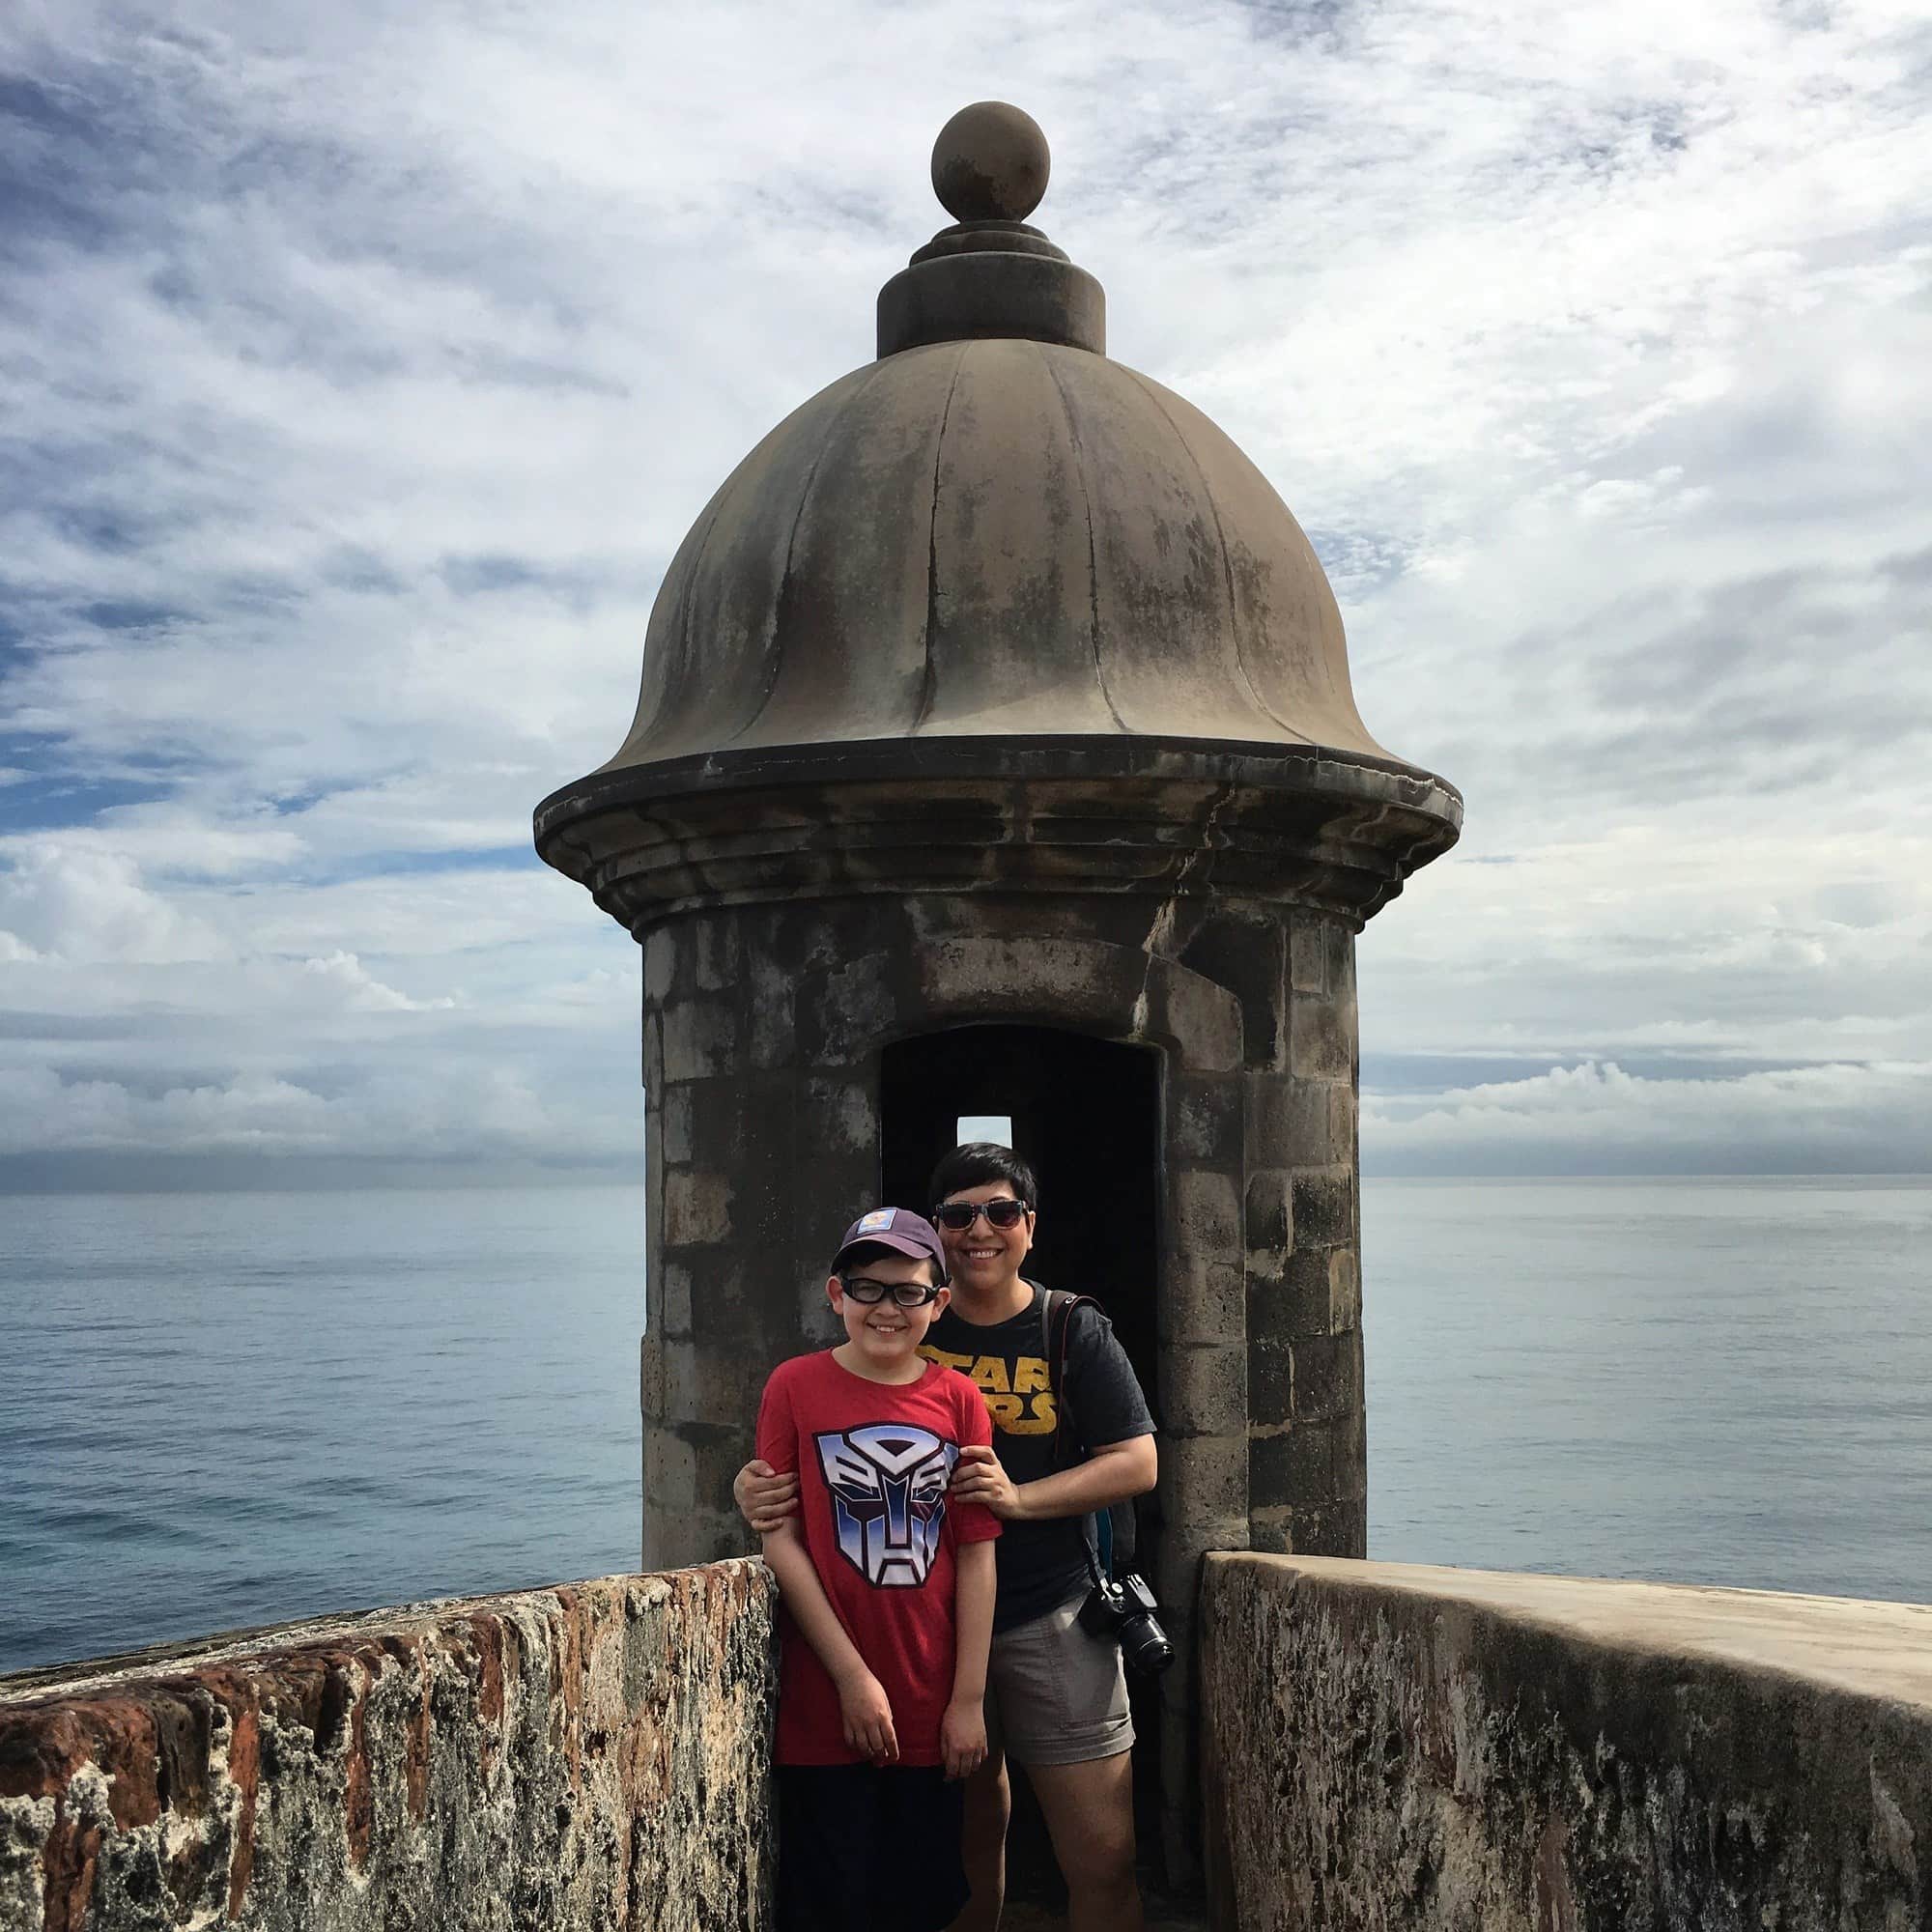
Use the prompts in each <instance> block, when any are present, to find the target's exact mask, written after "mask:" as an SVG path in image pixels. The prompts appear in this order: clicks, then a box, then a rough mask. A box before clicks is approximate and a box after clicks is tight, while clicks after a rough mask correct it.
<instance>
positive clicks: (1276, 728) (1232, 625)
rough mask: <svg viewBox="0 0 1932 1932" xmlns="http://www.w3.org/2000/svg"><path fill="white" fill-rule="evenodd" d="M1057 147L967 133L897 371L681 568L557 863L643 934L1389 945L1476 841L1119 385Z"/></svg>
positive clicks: (1178, 437)
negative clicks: (1208, 935) (882, 932)
mask: <svg viewBox="0 0 1932 1932" xmlns="http://www.w3.org/2000/svg"><path fill="white" fill-rule="evenodd" d="M1048 161H1049V156H1048V154H1047V147H1046V138H1045V136H1044V135H1043V134H1042V133H1041V132H1040V130H1039V128H1038V127H1037V125H1036V124H1035V123H1034V122H1033V120H1032V119H1031V118H1030V117H1029V116H1027V115H1025V114H1023V113H1022V112H1021V111H1020V110H1019V109H1018V108H1015V107H1012V106H1009V105H1007V104H1006V103H1003V102H999V101H978V102H976V103H974V104H973V105H972V106H970V107H967V108H963V109H962V110H961V111H960V112H959V113H958V114H956V115H955V116H954V117H953V118H952V120H951V121H950V122H948V123H947V125H946V127H945V128H943V129H942V130H941V131H940V136H939V139H938V141H937V142H936V143H935V144H934V147H933V154H932V179H933V186H934V189H935V191H936V192H937V193H938V195H939V198H940V200H941V201H942V202H943V203H944V204H945V206H946V209H947V212H948V213H951V214H952V216H953V217H954V219H953V222H952V226H950V227H948V228H944V229H942V230H941V231H940V232H939V233H938V234H937V235H935V236H934V237H933V238H932V239H931V240H930V241H927V242H926V243H925V244H924V246H923V247H921V248H919V249H917V250H916V251H915V252H914V254H913V256H912V259H911V261H910V262H909V263H908V264H907V265H906V267H905V268H903V269H901V270H899V271H898V272H897V273H896V274H895V275H894V276H892V277H891V278H890V279H889V280H888V281H887V282H886V284H885V286H884V287H883V288H881V289H880V291H879V298H878V307H877V321H878V344H879V359H878V360H877V361H876V362H873V363H871V364H869V365H868V366H867V367H866V368H864V369H859V370H855V371H854V372H853V373H852V374H851V375H849V376H847V377H844V378H843V379H842V380H841V381H839V382H837V383H834V384H832V385H831V387H830V388H827V389H823V390H821V391H820V392H819V393H818V394H817V395H815V396H814V397H812V399H811V400H810V402H809V403H807V404H806V405H805V406H804V407H803V408H802V409H800V410H797V411H795V412H793V413H792V414H791V415H789V416H787V417H786V418H785V420H784V421H783V422H781V424H780V425H779V426H778V428H777V429H775V430H773V431H772V433H771V434H770V435H769V436H768V437H766V438H765V440H763V441H762V442H761V443H759V445H758V446H757V448H756V449H754V450H753V452H752V453H751V455H750V456H748V457H746V459H745V460H744V462H742V463H741V464H740V465H739V466H738V468H737V469H735V470H733V471H732V473H731V475H730V476H729V477H728V478H727V479H726V480H725V486H724V488H723V489H721V490H720V491H719V492H718V494H717V495H716V496H715V497H713V498H712V499H711V501H710V503H709V504H708V505H707V506H706V508H705V510H704V513H703V515H702V516H700V517H699V518H698V520H697V522H696V525H695V526H693V528H692V530H691V533H690V535H689V536H687V537H686V538H685V540H684V542H683V544H682V545H681V546H680V548H679V550H678V553H677V555H676V556H675V557H674V558H673V559H672V560H671V566H670V569H669V570H668V572H667V573H666V576H665V581H664V584H663V587H662V588H661V589H660V590H659V592H658V600H657V605H656V608H655V609H654V610H653V611H652V612H651V621H650V630H649V634H648V636H647V638H646V639H645V643H644V673H643V689H642V693H641V696H639V700H638V712H637V717H636V720H635V722H634V723H633V724H632V726H631V731H630V735H629V736H628V737H627V738H626V739H625V740H624V743H623V745H622V747H621V748H620V749H619V750H618V752H617V753H616V755H615V756H614V757H612V758H611V759H609V760H608V761H607V762H606V763H604V764H603V765H600V766H599V767H598V768H597V769H596V770H595V771H594V772H590V773H587V774H586V775H585V776H584V777H582V778H581V779H579V780H577V781H575V782H574V783H571V784H568V785H565V786H563V787H562V788H561V789H559V790H557V791H554V792H553V793H552V794H551V795H550V797H549V798H547V799H545V800H544V802H543V803H542V804H541V805H539V806H538V807H537V810H536V814H535V826H534V829H535V833H536V842H537V850H538V851H539V852H540V853H541V854H542V855H543V857H544V859H545V860H546V861H547V862H548V863H549V864H551V865H553V866H554V867H557V868H558V870H560V871H562V872H565V873H567V874H568V875H569V876H570V877H572V878H574V879H578V880H581V881H582V883H583V884H584V885H586V886H587V887H589V889H590V891H591V892H592V893H593V894H594V895H596V898H597V902H598V903H599V904H600V905H601V906H603V907H604V908H605V909H606V910H607V911H608V912H610V913H611V915H612V917H614V918H616V919H619V920H621V921H622V922H623V923H625V924H626V925H628V926H629V927H630V928H631V930H632V931H633V932H635V933H642V932H643V931H644V930H645V929H646V928H647V927H648V926H649V925H650V924H651V923H653V922H654V921H657V920H661V919H665V918H669V917H673V916H675V915H676V914H677V913H678V912H680V911H686V910H691V909H694V908H696V907H700V906H708V905H728V904H750V903H754V902H768V903H778V902H784V901H787V900H790V899H792V898H796V897H798V896H800V895H807V896H814V897H829V896H838V895H875V894H892V895H900V896H903V897H906V898H908V899H911V898H917V897H920V896H922V895H946V896H950V895H957V894H961V893H965V894H972V893H981V892H984V893H997V894H1002V895H1047V896H1056V895H1080V894H1087V893H1100V894H1105V895H1125V896H1128V897H1139V896H1143V895H1151V896H1158V897H1159V898H1161V899H1162V900H1163V901H1168V902H1171V901H1178V900H1179V899H1182V898H1197V897H1204V896H1211V895H1214V894H1216V893H1224V892H1225V893H1230V894H1236V895H1248V896H1251V897H1255V898H1257V899H1260V900H1263V901H1289V900H1292V901H1293V902H1295V903H1298V904H1301V905H1304V906H1308V907H1311V908H1313V909H1315V910H1317V911H1319V912H1321V914H1322V915H1323V916H1326V917H1334V918H1339V919H1344V920H1348V921H1350V922H1351V923H1354V924H1356V925H1359V924H1360V923H1362V922H1363V921H1364V920H1366V919H1368V918H1369V917H1371V916H1372V915H1373V914H1374V912H1375V911H1376V909H1377V908H1378V906H1380V905H1382V904H1384V903H1386V901H1387V900H1388V898H1389V897H1390V896H1391V895H1393V894H1395V893H1397V892H1399V891H1400V890H1401V887H1402V881H1403V879H1404V878H1406V876H1407V875H1408V874H1409V873H1410V872H1412V871H1413V870H1414V869H1415V868H1416V867H1418V866H1422V865H1426V864H1428V862H1429V861H1430V860H1431V859H1433V858H1434V857H1435V855H1436V854H1437V853H1439V852H1442V851H1446V850H1447V849H1448V847H1449V846H1450V845H1452V844H1453V843H1454V842H1455V839H1456V836H1457V831H1458V828H1459V827H1460V825H1461V823H1462V817H1463V804H1462V800H1461V798H1460V797H1459V796H1458V795H1457V793H1456V790H1455V788H1454V787H1453V786H1451V785H1448V784H1446V783H1445V782H1444V781H1442V780H1440V779H1438V778H1436V777H1435V775H1434V774H1432V773H1430V772H1426V771H1422V770H1420V769H1418V768H1417V767H1415V766H1413V765H1408V764H1405V763H1404V762H1403V761H1402V760H1401V759H1399V758H1395V757H1392V756H1391V755H1390V754H1389V753H1387V752H1385V751H1383V749H1382V748H1381V747H1380V746H1379V745H1378V744H1377V743H1376V741H1375V740H1374V739H1373V738H1371V737H1370V736H1369V734H1368V731H1367V729H1366V728H1365V727H1364V726H1363V724H1362V721H1361V718H1360V716H1359V715H1358V713H1357V712H1356V710H1355V700H1354V697H1353V696H1352V695H1351V694H1350V689H1349V659H1348V651H1347V647H1346V645H1345V644H1344V641H1343V637H1342V619H1341V616H1340V613H1339V612H1338V611H1336V608H1335V599H1334V596H1333V594H1332V593H1331V592H1330V590H1329V588H1328V581H1327V579H1326V578H1325V577H1324V576H1323V575H1322V573H1321V564H1320V563H1319V562H1318V561H1317V559H1316V556H1315V553H1314V552H1313V550H1311V549H1310V548H1309V544H1308V540H1307V538H1306V537H1304V536H1303V535H1302V533H1301V530H1300V528H1299V527H1298V526H1297V525H1296V524H1295V521H1294V519H1293V517H1292V516H1290V515H1289V513H1288V509H1287V506H1286V505H1285V504H1284V503H1283V502H1282V500H1281V498H1280V497H1277V496H1276V495H1275V493H1274V491H1273V490H1272V489H1271V488H1270V487H1269V485H1268V482H1267V479H1266V478H1265V477H1264V476H1263V475H1262V473H1261V472H1260V470H1258V469H1256V468H1255V466H1254V465H1253V464H1252V463H1250V462H1249V461H1248V459H1247V458H1246V457H1245V456H1243V455H1242V454H1241V452H1240V451H1239V450H1238V449H1236V447H1235V445H1234V444H1233V443H1232V442H1231V441H1230V440H1228V438H1227V437H1226V436H1224V435H1223V434H1222V432H1221V431H1220V430H1218V429H1216V428H1215V426H1214V425H1213V424H1212V423H1211V422H1209V421H1208V418H1207V417H1206V416H1204V415H1203V414H1202V413H1201V412H1200V411H1199V410H1197V409H1195V408H1194V407H1193V406H1192V405H1191V404H1188V403H1185V402H1183V401H1182V400H1181V399H1180V398H1179V396H1177V395H1175V394H1174V393H1173V392H1172V391H1171V390H1169V389H1164V388H1162V387H1161V386H1160V384H1158V383H1153V382H1150V381H1149V380H1148V378H1147V377H1145V376H1142V375H1138V374H1136V373H1135V372H1134V371H1133V370H1131V369H1126V368H1122V366H1121V364H1120V363H1118V362H1111V361H1109V360H1108V359H1107V355H1106V347H1107V300H1106V294H1105V291H1104V290H1103V289H1102V288H1101V286H1100V284H1099V283H1098V282H1097V281H1096V280H1095V279H1094V277H1093V276H1092V275H1091V274H1089V273H1088V272H1087V271H1086V270H1084V269H1082V268H1080V267H1079V266H1078V265H1077V264H1075V263H1073V262H1072V261H1070V260H1068V258H1067V256H1066V254H1065V251H1064V250H1063V249H1061V248H1059V247H1057V246H1056V245H1055V244H1054V243H1053V242H1052V241H1049V240H1048V239H1047V238H1046V236H1044V235H1043V234H1041V233H1040V231H1039V230H1038V229H1037V228H1032V227H1029V226H1028V225H1027V221H1026V217H1027V216H1028V215H1029V214H1030V213H1032V212H1033V210H1034V207H1035V205H1036V204H1037V201H1038V200H1039V197H1040V195H1041V194H1042V192H1043V191H1044V189H1045V186H1046V182H1047V177H1048Z"/></svg>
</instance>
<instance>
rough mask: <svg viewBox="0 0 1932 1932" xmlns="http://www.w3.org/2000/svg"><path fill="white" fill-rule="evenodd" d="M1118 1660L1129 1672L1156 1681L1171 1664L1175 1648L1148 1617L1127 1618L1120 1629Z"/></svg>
mask: <svg viewBox="0 0 1932 1932" xmlns="http://www.w3.org/2000/svg"><path fill="white" fill-rule="evenodd" d="M1121 1656H1122V1659H1123V1660H1124V1661H1125V1662H1126V1666H1127V1668H1128V1669H1129V1670H1133V1671H1138V1672H1139V1674H1140V1675H1141V1676H1143V1677H1157V1676H1159V1674H1160V1673H1161V1672H1162V1671H1163V1670H1165V1669H1166V1668H1167V1666H1168V1665H1169V1664H1170V1663H1172V1662H1174V1645H1173V1644H1172V1643H1170V1642H1169V1641H1168V1637H1167V1633H1166V1632H1165V1631H1164V1630H1162V1629H1161V1627H1160V1626H1159V1625H1158V1624H1157V1623H1155V1622H1154V1620H1153V1619H1152V1618H1151V1616H1147V1615H1141V1616H1138V1617H1129V1618H1127V1620H1126V1621H1125V1622H1124V1623H1122V1626H1121Z"/></svg>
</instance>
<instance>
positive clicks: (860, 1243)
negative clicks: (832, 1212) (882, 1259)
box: [832, 1208, 946, 1287]
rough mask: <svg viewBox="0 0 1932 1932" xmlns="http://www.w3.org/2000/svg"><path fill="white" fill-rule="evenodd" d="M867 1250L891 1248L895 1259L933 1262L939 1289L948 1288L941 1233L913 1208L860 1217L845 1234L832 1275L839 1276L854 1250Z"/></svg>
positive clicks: (884, 1210) (879, 1212) (893, 1209)
mask: <svg viewBox="0 0 1932 1932" xmlns="http://www.w3.org/2000/svg"><path fill="white" fill-rule="evenodd" d="M866 1246H876V1247H881V1248H890V1249H891V1250H892V1251H893V1253H894V1254H895V1255H906V1256H909V1257H910V1258H911V1259H912V1260H914V1261H916V1262H920V1261H923V1262H930V1263H931V1264H933V1266H934V1267H935V1268H937V1269H938V1271H939V1276H938V1278H939V1282H940V1285H941V1286H942V1287H944V1286H945V1283H946V1250H945V1249H944V1248H943V1247H942V1246H941V1245H940V1242H939V1230H938V1229H937V1228H935V1227H934V1226H933V1225H932V1223H931V1222H930V1221H928V1220H927V1219H926V1218H925V1217H924V1215H923V1214H915V1213H914V1212H913V1211H912V1209H911V1208H873V1209H872V1211H871V1212H870V1213H869V1214H861V1215H860V1216H859V1218H858V1219H857V1220H856V1221H854V1222H853V1223H852V1225H851V1226H850V1227H849V1228H847V1229H846V1230H845V1238H844V1239H843V1240H842V1241H840V1242H839V1243H838V1253H837V1254H836V1255H834V1256H833V1257H832V1272H833V1273H834V1274H837V1273H838V1268H839V1264H841V1263H842V1262H843V1261H844V1259H845V1257H846V1255H847V1254H849V1253H850V1252H851V1250H852V1249H854V1248H857V1247H866Z"/></svg>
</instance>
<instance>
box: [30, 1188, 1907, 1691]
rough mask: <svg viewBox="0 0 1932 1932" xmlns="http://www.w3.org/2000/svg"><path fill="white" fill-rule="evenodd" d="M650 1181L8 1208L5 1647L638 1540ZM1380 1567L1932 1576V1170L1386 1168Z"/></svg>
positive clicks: (80, 1639) (254, 1615) (1379, 1219)
mask: <svg viewBox="0 0 1932 1932" xmlns="http://www.w3.org/2000/svg"><path fill="white" fill-rule="evenodd" d="M641 1212H642V1210H641V1202H640V1196H639V1193H638V1192H637V1191H635V1190H630V1189H620V1188H600V1189H584V1190H571V1189H552V1190H531V1191H528V1192H522V1193H518V1192H510V1193H497V1194H492V1193H485V1192H480V1191H479V1192H470V1191H449V1192H438V1193H400V1192H384V1193H377V1192H371V1193H357V1194H285V1195H263V1194H214V1195H90V1196H63V1197H14V1198H10V1199H5V1200H0V1226H4V1228H5V1236H4V1239H0V1671H5V1670H9V1669H19V1668H22V1667H25V1666H27V1665H29V1664H35V1663H43V1662H52V1661H55V1660H59V1659H67V1658H77V1657H85V1656H90V1655H99V1654H101V1653H103V1652H107V1651H112V1650H117V1649H125V1648H128V1647H131V1646H134V1645H138V1644H143V1643H150V1642H156V1641H159V1640H162V1639H165V1638H169V1637H180V1636H188V1635H194V1634H202V1633H205V1632H208V1631H212V1630H216V1629H222V1628H232V1627H234V1626H237V1625H245V1624H256V1623H267V1622H273V1621H277V1620H280V1619H283V1618H288V1617H295V1616H301V1615H307V1614H313V1613H316V1612H320V1611H326V1610H333V1609H344V1608H352V1607H359V1606H366V1605H378V1604H383V1603H391V1602H400V1601H403V1600H406V1599H408V1598H412V1597H420V1596H427V1595H436V1594H446V1593H452V1592H468V1591H474V1590H487V1589H499V1588H506V1587H512V1586H517V1585H524V1584H532V1583H539V1582H545V1581H551V1580H554V1579H557V1578H561V1577H582V1576H592V1575H598V1574H601V1573H604V1572H609V1571H613V1570H622V1569H626V1568H629V1567H631V1566H632V1565H633V1564H634V1563H635V1562H636V1560H637V1553H638V1474H639V1451H638V1404H637V1342H638V1330H639V1326H640V1325H641V1313H642V1305H643V1290H642V1278H641V1274H642V1271H641V1262H640V1257H641V1254H642V1247H643V1241H642V1226H641ZM1363 1240H1364V1250H1365V1263H1366V1274H1367V1283H1368V1292H1367V1307H1368V1315H1367V1322H1368V1357H1369V1417H1370V1435H1369V1443H1370V1483H1371V1502H1370V1544H1371V1550H1372V1553H1374V1554H1376V1555H1378V1556H1383V1557H1390V1558H1400V1559H1406V1560H1414V1561H1430V1562H1458V1563H1465V1564H1473V1565H1482V1566H1490V1567H1506V1568H1520V1569H1541V1570H1556V1571H1568V1572H1573V1573H1580V1574H1598V1575H1605V1574H1607V1575H1618V1576H1641V1577H1677V1578H1683V1579H1687V1580H1696V1581H1709V1582H1725V1583H1743V1584H1753V1585H1761V1586H1765V1587H1771V1588H1777V1589H1797V1590H1823V1591H1834V1592H1841V1593H1846V1594H1853V1595H1869V1596H1886V1597H1900V1598H1908V1599H1918V1600H1932V1259H1928V1258H1932V1183H1925V1182H1918V1183H1915V1182H1901V1181H1895V1180H1883V1181H1870V1182H1859V1181H1846V1180H1843V1179H1832V1180H1818V1181H1805V1180H1798V1181H1793V1180H1789V1179H1778V1180H1775V1181H1770V1180H1765V1181H1760V1180H1719V1181H1706V1180H1697V1181H1684V1182H1675V1183H1673V1182H1668V1181H1662V1182H1660V1181H1630V1180H1604V1181H1583V1182H1570V1181H1565V1182H1555V1181H1550V1182H1503V1181H1454V1182H1446V1181H1445V1182H1424V1181H1395V1180H1381V1181H1375V1180H1371V1181H1369V1182H1368V1183H1366V1186H1365V1190H1364V1197H1363Z"/></svg>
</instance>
